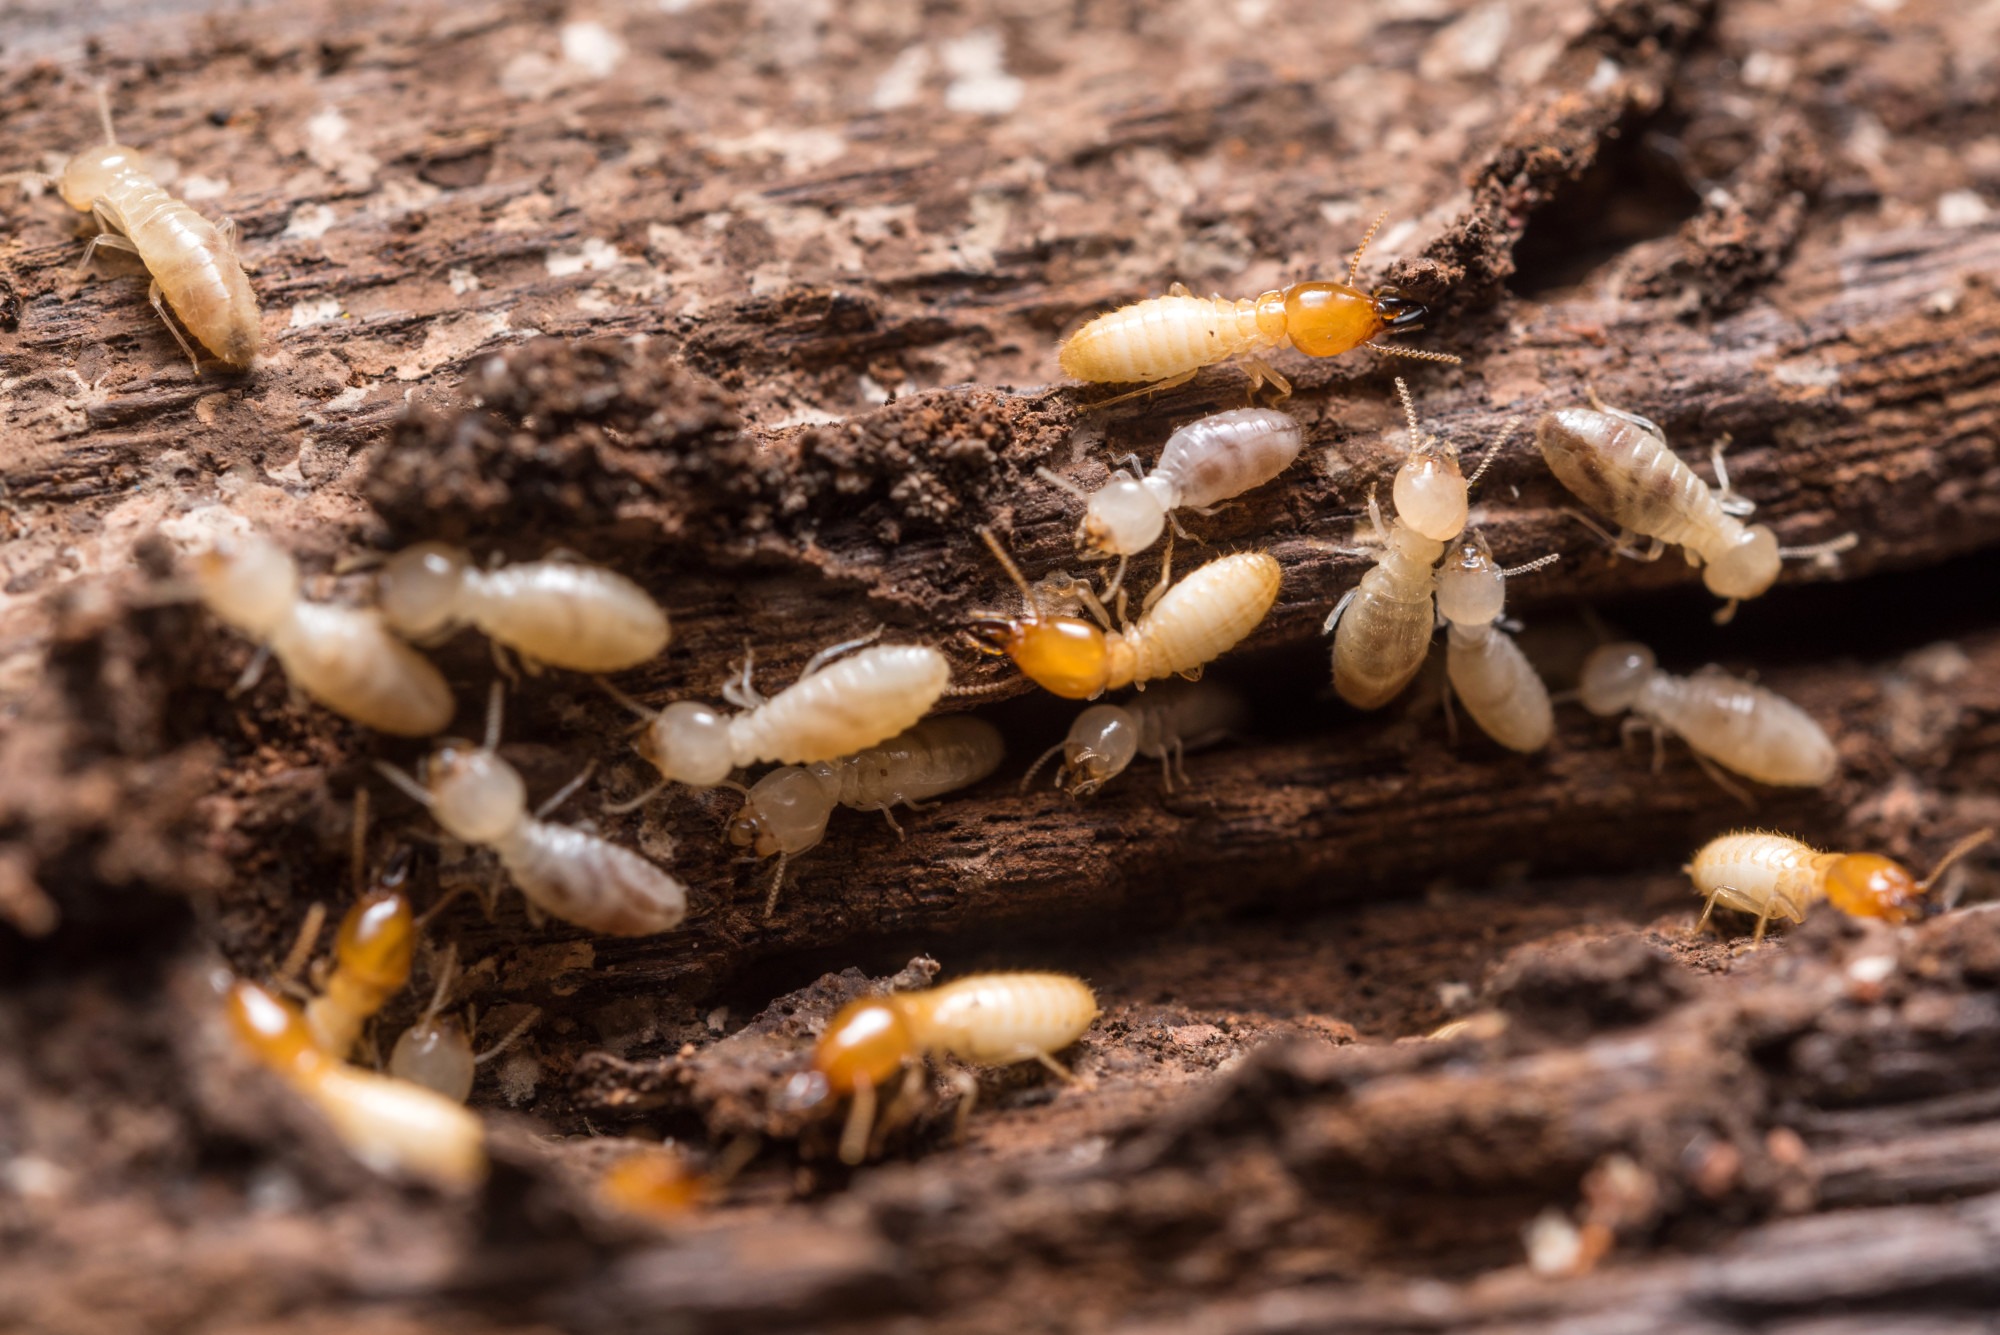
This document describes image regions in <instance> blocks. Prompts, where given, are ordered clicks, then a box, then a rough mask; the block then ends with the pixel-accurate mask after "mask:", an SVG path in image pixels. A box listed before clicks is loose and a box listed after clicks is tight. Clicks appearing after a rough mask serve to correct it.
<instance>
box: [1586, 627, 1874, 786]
mask: <svg viewBox="0 0 2000 1335" xmlns="http://www.w3.org/2000/svg"><path fill="white" fill-rule="evenodd" d="M1579 687H1580V694H1581V696H1582V699H1583V707H1584V708H1585V709H1588V710H1589V711H1590V712H1591V713H1593V714H1597V715H1599V716H1601V717H1606V718H1608V717H1610V716H1612V715H1614V714H1621V713H1624V712H1625V711H1626V710H1630V711H1631V712H1632V713H1633V715H1635V717H1633V718H1631V719H1628V720H1626V725H1625V726H1626V728H1627V729H1628V730H1629V729H1632V728H1645V727H1650V728H1651V729H1652V730H1653V743H1654V765H1655V768H1657V767H1658V765H1659V764H1660V762H1661V757H1662V755H1663V752H1662V750H1661V748H1660V739H1661V735H1662V734H1663V733H1669V732H1671V733H1674V734H1675V735H1677V736H1678V737H1680V738H1681V740H1683V741H1685V742H1686V743H1687V744H1688V746H1689V747H1691V748H1692V749H1693V750H1694V753H1695V756H1696V758H1697V759H1698V760H1701V762H1702V765H1703V768H1705V769H1708V770H1709V774H1710V777H1712V778H1714V779H1715V780H1716V782H1717V783H1718V784H1720V785H1721V786H1722V787H1723V788H1724V789H1725V790H1727V791H1729V792H1731V793H1735V794H1736V795H1737V796H1738V797H1741V798H1743V799H1744V800H1745V801H1748V798H1747V797H1745V796H1744V795H1743V794H1742V793H1741V792H1739V791H1738V790H1737V789H1736V787H1735V786H1734V785H1732V784H1730V783H1729V782H1728V781H1727V780H1726V779H1724V778H1723V777H1722V776H1721V775H1719V774H1717V773H1716V772H1715V771H1714V769H1713V768H1712V767H1711V766H1710V765H1709V763H1708V762H1710V761H1713V762H1715V764H1718V765H1721V766H1723V767H1725V768H1727V769H1731V770H1734V771H1735V772H1736V773H1738V774H1741V775H1744V776H1745V777H1747V778H1751V779H1755V780H1757V782H1759V783H1768V784H1772V785H1774V786H1777V787H1794V788H1817V787H1819V786H1821V785H1822V784H1826V783H1830V782H1831V781H1832V780H1833V777H1834V775H1835V774H1836V773H1837V772H1838V771H1839V768H1840V757H1839V755H1838V753H1837V752H1835V751H1834V749H1833V742H1832V741H1831V740H1830V739H1829V738H1828V737H1827V735H1826V730H1825V729H1823V728H1821V727H1820V726H1819V724H1817V723H1815V722H1814V721H1813V719H1812V716H1811V715H1809V714H1807V713H1806V712H1805V711H1804V710H1802V709H1800V708H1799V707H1798V706H1797V705H1795V704H1793V703H1792V702H1791V701H1789V700H1786V699H1784V698H1782V697H1781V696H1778V695H1775V694H1773V693H1772V692H1770V691H1767V690H1765V689H1764V688H1763V687H1761V686H1753V685H1751V684H1750V683H1749V682H1747V681H1743V680H1740V679H1739V678H1736V677H1732V676H1730V675H1729V674H1728V673H1727V672H1724V671H1723V670H1722V669H1721V668H1719V667H1717V666H1715V665H1714V664H1713V663H1711V664H1709V665H1708V666H1707V667H1705V668H1703V669H1701V670H1700V671H1699V672H1697V673H1695V674H1694V675H1693V676H1690V677H1676V676H1674V675H1672V674H1671V673H1667V672H1662V671H1660V670H1659V667H1658V664H1657V660H1656V659H1655V658H1654V657H1653V651H1652V650H1650V649H1648V648H1647V647H1646V646H1645V645H1643V644H1632V643H1625V644H1607V645H1604V646H1603V647H1602V648H1600V649H1598V650H1597V651H1596V652H1594V653H1592V654H1591V656H1590V657H1589V658H1587V659H1585V660H1584V664H1583V677H1582V679H1581V681H1580V682H1579Z"/></svg>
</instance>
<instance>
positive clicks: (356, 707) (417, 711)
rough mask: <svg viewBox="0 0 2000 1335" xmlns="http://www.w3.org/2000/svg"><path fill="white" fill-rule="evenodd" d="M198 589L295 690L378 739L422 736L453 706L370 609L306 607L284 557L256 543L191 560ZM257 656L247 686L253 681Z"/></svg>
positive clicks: (424, 665) (229, 542)
mask: <svg viewBox="0 0 2000 1335" xmlns="http://www.w3.org/2000/svg"><path fill="white" fill-rule="evenodd" d="M194 579H195V586H196V588H197V590H198V591H199V593H200V596H201V599H202V601H203V602H204V603H206V604H207V605H208V608H209V610H210V611H212V612H214V613H215V615H216V616H218V617H220V618H221V619H222V620H223V621H225V622H227V623H229V624H230V625H231V626H233V627H234V628H236V629H237V630H239V631H241V632H242V633H243V634H245V635H247V636H249V637H250V638H251V639H253V640H256V641H258V643H259V644H260V645H262V646H263V648H264V649H266V650H268V651H269V652H270V654H271V655H272V656H273V657H275V658H276V659H277V660H278V662H279V663H280V664H282V665H283V666H284V669H285V675H286V676H287V677H288V678H289V679H290V680H291V682H292V684H293V685H295V686H297V687H298V688H299V689H300V690H302V691H304V692H305V693H306V694H307V695H309V696H311V697H312V698H313V699H315V700H317V701H319V702H320V703H321V704H323V705H325V706H326V707H327V708H329V709H331V710H333V711H334V712H335V713H337V714H344V715H346V716H347V717H348V718H351V719H353V720H354V721H355V722H357V723H363V724H366V725H367V726H368V727H371V728H373V729H375V730H376V731H377V732H389V733H395V734H397V735H399V736H403V737H429V736H432V735H433V734H436V733H439V732H442V731H444V729H445V726H446V725H447V724H449V723H450V722H451V716H452V713H453V712H454V709H455V705H454V703H453V701H452V698H451V689H450V688H449V687H448V686H446V685H445V681H444V678H443V677H442V676H440V675H439V674H438V670H437V669H436V668H434V667H432V666H431V663H430V660H429V659H427V658H425V657H424V656H423V655H422V654H420V653H418V652H417V651H416V650H415V649H412V648H411V647H410V646H409V645H407V644H404V643H403V642H402V641H401V640H399V639H397V638H396V637H395V636H394V635H392V634H390V633H389V629H388V627H387V626H385V625H384V624H383V622H382V617H381V614H380V613H378V612H376V611H374V610H373V609H364V608H355V607H337V606H334V605H332V604H330V603H314V602H307V601H306V600H305V599H304V598H303V597H301V596H300V593H299V568H298V563H297V562H295V561H294V560H293V559H292V557H291V554H290V553H288V552H286V551H283V550H282V549H280V548H279V547H277V546H276V545H274V544H273V543H271V542H270V541H269V540H267V539H265V538H261V537H254V536H253V537H248V538H228V539H223V540H220V541H218V542H217V543H216V545H215V547H214V548H213V549H212V550H211V551H208V552H205V553H203V554H202V555H200V556H198V557H196V558H195V562H194ZM262 662H263V659H262V656H261V655H260V656H259V658H258V660H257V662H256V663H254V664H252V672H251V673H246V674H245V679H246V681H248V680H254V673H255V670H256V668H258V667H261V666H262Z"/></svg>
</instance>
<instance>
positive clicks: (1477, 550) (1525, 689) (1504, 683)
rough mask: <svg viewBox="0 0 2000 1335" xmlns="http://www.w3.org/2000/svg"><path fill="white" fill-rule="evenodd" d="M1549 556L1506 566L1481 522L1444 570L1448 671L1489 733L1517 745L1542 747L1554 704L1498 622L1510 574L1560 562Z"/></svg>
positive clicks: (1440, 588) (1441, 586)
mask: <svg viewBox="0 0 2000 1335" xmlns="http://www.w3.org/2000/svg"><path fill="white" fill-rule="evenodd" d="M1555 559H1556V558H1555V557H1554V556H1544V557H1542V558H1541V559H1540V560H1538V561H1530V562H1528V563H1527V564H1526V565H1520V566H1515V567H1513V568H1512V569H1509V570H1502V569H1501V568H1500V567H1499V566H1498V565H1496V564H1494V561H1493V550H1492V548H1490V547H1488V546H1487V545H1486V539H1485V538H1484V537H1482V536H1481V535H1480V533H1479V531H1478V530H1477V529H1472V530H1468V531H1467V532H1466V533H1465V535H1464V536H1463V537H1462V538H1461V539H1460V540H1459V544H1458V551H1457V552H1456V553H1455V554H1454V555H1453V556H1452V557H1451V558H1449V559H1447V560H1446V561H1445V563H1444V565H1443V566H1442V567H1441V568H1440V569H1439V570H1438V573H1437V610H1438V615H1439V616H1440V617H1442V618H1443V619H1444V620H1445V622H1446V623H1447V624H1448V625H1449V626H1450V628H1451V629H1450V631H1449V633H1448V636H1447V639H1446V645H1445V675H1446V677H1447V679H1448V680H1449V681H1450V682H1451V689H1452V690H1453V691H1454V692H1455V693H1456V694H1457V696H1458V698H1459V700H1460V701H1461V702H1462V703H1463V704H1464V705H1465V712H1466V713H1468V714H1470V715H1472V718H1473V721H1474V722H1476V723H1477V724H1479V726H1480V728H1481V729H1483V730H1484V731H1485V733H1486V735H1487V736H1488V737H1491V738H1492V739H1493V740H1494V741H1496V742H1498V743H1500V745H1502V746H1504V747H1507V748H1508V749H1509V750H1513V751H1523V752H1528V751H1539V750H1541V749H1542V748H1543V747H1545V746H1547V745H1548V744H1549V738H1550V737H1552V736H1554V735H1555V711H1554V709H1553V708H1551V706H1550V704H1549V688H1548V687H1547V686H1546V685H1544V684H1543V683H1542V678H1541V676H1540V674H1538V673H1537V672H1536V671H1535V669H1534V665H1533V664H1531V663H1529V662H1528V656H1527V655H1526V654H1524V653H1522V652H1521V648H1520V646H1519V645H1517V644H1515V643H1514V637H1513V636H1511V635H1509V634H1508V633H1507V632H1506V631H1504V630H1501V629H1500V628H1499V627H1498V626H1496V625H1494V624H1493V623H1494V622H1496V621H1498V620H1499V619H1500V613H1501V610H1502V609H1503V608H1504V607H1505V605H1506V598H1507V586H1506V582H1507V580H1508V579H1510V578H1512V577H1513V576H1515V575H1524V574H1526V573H1527V572H1529V571H1530V570H1539V569H1541V568H1542V567H1543V566H1545V565H1547V564H1549V563H1550V562H1551V561H1554V560H1555Z"/></svg>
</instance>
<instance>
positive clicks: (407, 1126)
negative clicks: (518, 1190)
mask: <svg viewBox="0 0 2000 1335" xmlns="http://www.w3.org/2000/svg"><path fill="white" fill-rule="evenodd" d="M225 1010H226V1012H227V1015H228V1018H229V1024H230V1027H231V1029H233V1030H234V1031H235V1033H236V1036H237V1038H238V1039H240V1040H241V1041H242V1042H243V1044H244V1046H245V1047H247V1048H248V1049H249V1050H250V1052H251V1053H252V1054H253V1055H254V1056H255V1057H256V1058H257V1059H258V1060H259V1061H261V1062H262V1063H263V1064H264V1065H266V1066H268V1067H269V1068H270V1069H271V1070H273V1071H275V1072H276V1073H277V1074H278V1075H279V1076H280V1077H282V1078H283V1079H284V1081H285V1082H286V1083H287V1084H289V1085H290V1086H291V1087H292V1088H293V1089H294V1090H296V1091H297V1092H298V1093H299V1094H300V1095H301V1096H302V1097H304V1098H305V1099H306V1101H307V1102H309V1103H311V1104H312V1105H313V1106H314V1107H315V1108H317V1109H318V1110H319V1111H320V1113H321V1115H322V1116H324V1117H325V1118H326V1120H327V1122H328V1123H329V1124H330V1125H331V1126H332V1127H333V1130H334V1133H335V1134H336V1135H338V1136H339V1137H340V1139H341V1141H342V1142H343V1143H344V1144H345V1145H346V1146H347V1148H348V1150H349V1151H350V1152H351V1153H352V1154H353V1155H354V1157H355V1158H357V1159H359V1160H360V1161H361V1162H362V1163H364V1164H366V1165H367V1166H368V1167H369V1168H371V1169H373V1170H375V1171H376V1172H380V1173H389V1174H393V1175H396V1176H403V1177H414V1178H420V1179H422V1180H424V1181H427V1182H430V1183H433V1184H434V1185H436V1186H439V1187H444V1188H448V1189H463V1188H468V1187H472V1186H475V1185H477V1184H478V1183H479V1181H480V1180H481V1179H482V1178H484V1177H485V1176H486V1149H485V1144H484V1133H483V1131H482V1130H481V1127H480V1123H479V1119H478V1118H477V1117H475V1116H474V1115H473V1114H472V1113H470V1112H468V1111H466V1110H465V1108H463V1107H461V1106H460V1105H459V1104H456V1103H453V1102H452V1101H451V1100H450V1099H447V1098H444V1097H442V1096H440V1095H438V1094H435V1093H433V1092H431V1091H430V1090H428V1089H424V1088H422V1087H420V1086H418V1085H413V1084H411V1083H409V1082H408V1081H406V1080H398V1079H395V1078H394V1077H393V1076H386V1075H377V1074H376V1073H375V1072H373V1071H364V1070H362V1069H360V1068H359V1067H355V1066H350V1065H348V1064H347V1063H346V1062H343V1061H340V1060H339V1059H338V1058H335V1057H333V1056H332V1055H330V1054H329V1053H328V1052H327V1051H326V1050H325V1049H323V1048H322V1047H320V1045H319V1044H318V1043H317V1042H315V1041H314V1039H313V1032H312V1026H311V1025H309V1024H308V1023H307V1022H306V1017H305V1016H304V1015H303V1014H301V1013H300V1011H299V1009H298V1008H297V1007H296V1006H293V1005H291V1004H290V1003H289V1002H285V1001H281V1000H279V999H278V998H277V997H276V996H273V995H272V994H271V993H269V992H267V991H265V990H264V989H263V988H261V987H258V986H257V985H256V984H255V983H250V982H245V981H242V980H240V979H239V980H237V981H235V982H234V983H233V984H231V985H230V986H229V989H228V993H227V997H226V1001H225Z"/></svg>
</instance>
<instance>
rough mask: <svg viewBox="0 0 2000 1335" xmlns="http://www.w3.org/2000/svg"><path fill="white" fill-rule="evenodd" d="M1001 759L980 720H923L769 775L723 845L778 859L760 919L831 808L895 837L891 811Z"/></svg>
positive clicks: (982, 772) (822, 829)
mask: <svg viewBox="0 0 2000 1335" xmlns="http://www.w3.org/2000/svg"><path fill="white" fill-rule="evenodd" d="M1006 754H1007V747H1006V743H1005V742H1003V741H1002V740H1001V737H1000V730H999V729H998V728H996V727H994V726H993V725H992V724H991V723H988V722H986V721H985V720H984V719H977V718H972V717H970V716H969V715H965V714H946V715H944V716H943V717H940V718H928V719H924V720H922V721H921V722H919V723H917V724H916V725H915V726H914V727H910V728H906V729H905V730H904V731H902V732H899V733H897V734H896V735H895V736H894V737H891V738H890V739H889V740H888V741H886V742H881V743H878V744H877V745H875V746H871V747H869V748H867V749H866V750H863V751H857V752H855V753H854V754H853V755H851V756H844V757H842V758H841V759H839V760H821V761H815V762H814V763H813V764H811V765H804V766H800V765H787V766H785V767H783V768H782V769H775V770H772V771H771V772H770V773H769V774H766V775H765V776H764V777H763V778H761V779H759V780H757V782H756V783H754V784H752V785H751V786H750V788H749V790H748V792H747V793H746V794H745V797H744V801H743V809H742V810H740V811H738V812H737V813H736V818H735V819H734V820H733V821H731V822H730V824H729V842H730V843H732V844H734V845H735V846H736V847H738V848H748V849H750V850H752V851H753V852H754V853H755V854H756V855H757V856H758V857H760V858H768V857H776V858H777V859H778V869H777V872H776V874H775V876H774V877H773V880H772V883H771V898H770V900H769V901H768V902H767V903H766V905H765V913H766V915H767V916H768V915H769V913H770V911H771V908H772V906H773V905H775V904H776V902H777V895H778V888H779V886H780V885H781V884H782V882H783V879H784V875H785V864H786V862H787V861H789V860H790V859H792V858H795V857H797V856H799V855H800V854H802V853H805V852H807V851H808V850H810V849H811V848H813V847H814V846H815V845H817V844H818V843H819V841H820V840H821V839H822V838H823V837H825V835H826V823H827V820H828V818H829V817H831V816H832V814H833V809H834V807H835V806H836V805H838V806H844V807H852V808H854V809H855V810H857V811H879V812H881V813H882V815H883V816H884V817H885V818H887V820H888V822H889V828H890V829H892V830H895V831H896V833H897V835H898V836H899V837H900V836H901V834H902V829H901V828H900V827H899V826H897V824H896V818H895V816H894V814H892V811H891V808H893V807H896V806H898V805H903V806H909V807H912V808H914V807H916V806H917V805H918V804H919V803H920V802H923V801H925V800H927V799H929V798H933V797H939V796H942V795H943V794H945V793H949V792H953V791H955V790H956V789H960V788H969V787H971V786H972V785H973V784H975V783H978V782H979V781H980V780H981V779H983V778H985V777H986V776H987V775H989V774H991V773H992V772H993V771H994V770H995V769H996V768H998V767H999V764H1000V762H1001V760H1002V759H1004V758H1005V756H1006Z"/></svg>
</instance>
